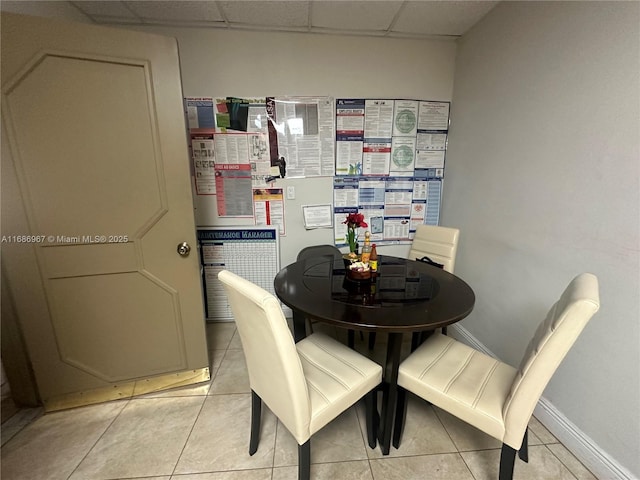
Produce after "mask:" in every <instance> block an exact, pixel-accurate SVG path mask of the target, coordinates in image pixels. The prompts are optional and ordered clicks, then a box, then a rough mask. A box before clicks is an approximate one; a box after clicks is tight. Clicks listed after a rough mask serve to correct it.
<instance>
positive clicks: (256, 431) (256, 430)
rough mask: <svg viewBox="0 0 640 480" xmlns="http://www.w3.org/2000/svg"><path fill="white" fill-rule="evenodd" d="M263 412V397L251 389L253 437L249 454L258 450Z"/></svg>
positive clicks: (250, 441)
mask: <svg viewBox="0 0 640 480" xmlns="http://www.w3.org/2000/svg"><path fill="white" fill-rule="evenodd" d="M261 413H262V399H261V398H260V397H259V396H258V394H257V393H256V392H254V391H253V390H251V439H250V440H249V455H253V454H254V453H256V451H257V450H258V442H260V416H261Z"/></svg>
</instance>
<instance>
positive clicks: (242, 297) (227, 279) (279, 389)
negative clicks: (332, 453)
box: [218, 270, 311, 441]
mask: <svg viewBox="0 0 640 480" xmlns="http://www.w3.org/2000/svg"><path fill="white" fill-rule="evenodd" d="M218 279H219V280H220V281H221V282H222V284H223V286H224V288H225V291H226V293H227V297H228V300H229V304H230V306H231V310H232V312H233V316H234V318H235V321H236V326H237V328H238V333H239V334H240V340H241V342H242V349H243V351H244V356H245V359H246V362H247V370H248V372H249V384H250V386H251V389H252V390H253V391H254V392H255V393H256V394H257V395H258V396H259V397H260V398H261V399H262V401H263V402H264V403H265V404H266V405H267V406H268V407H269V409H270V410H271V411H272V412H273V413H274V414H275V415H276V417H278V418H279V419H280V421H281V422H282V423H283V424H284V425H285V427H286V428H287V429H288V430H289V431H290V432H291V434H292V435H293V436H294V437H295V438H296V440H298V439H304V440H305V441H306V439H308V438H309V435H310V433H309V431H310V430H309V422H310V421H311V403H310V399H309V392H308V390H307V383H306V380H305V377H304V372H303V370H302V363H301V362H300V357H299V356H298V351H297V350H296V345H295V342H294V340H293V336H292V335H291V330H290V329H289V327H288V325H287V320H286V318H285V316H284V314H283V313H282V308H281V307H280V303H279V302H278V300H277V299H276V298H275V297H274V296H273V295H271V294H270V293H269V292H267V291H266V290H263V289H262V288H260V287H259V286H257V285H255V284H253V283H251V282H250V281H248V280H245V279H244V278H242V277H240V276H238V275H236V274H235V273H232V272H229V271H228V270H223V271H221V272H220V273H219V274H218Z"/></svg>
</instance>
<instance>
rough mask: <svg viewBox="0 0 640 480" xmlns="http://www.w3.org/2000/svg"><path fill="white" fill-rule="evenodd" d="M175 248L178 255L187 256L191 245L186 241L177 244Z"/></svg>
mask: <svg viewBox="0 0 640 480" xmlns="http://www.w3.org/2000/svg"><path fill="white" fill-rule="evenodd" d="M177 250H178V255H180V256H181V257H188V256H189V252H190V251H191V247H190V246H189V244H188V243H187V242H182V243H179V244H178V248H177Z"/></svg>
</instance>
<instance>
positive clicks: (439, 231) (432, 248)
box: [407, 225, 460, 347]
mask: <svg viewBox="0 0 640 480" xmlns="http://www.w3.org/2000/svg"><path fill="white" fill-rule="evenodd" d="M458 238H460V230H459V229H457V228H450V227H440V226H438V225H418V228H416V233H415V235H414V237H413V240H412V242H411V248H410V249H409V256H408V257H407V258H408V259H409V260H419V259H421V258H423V257H428V258H429V259H431V260H432V261H434V262H436V263H439V264H440V265H442V269H443V270H444V271H446V272H449V273H453V269H454V267H455V266H456V254H457V253H458ZM442 333H443V334H444V335H446V334H447V327H443V328H442ZM419 335H420V334H419V333H416V334H414V340H413V342H412V343H413V345H414V347H415V346H417V344H418V343H419V342H420V341H423V340H424V338H422V339H418V336H419Z"/></svg>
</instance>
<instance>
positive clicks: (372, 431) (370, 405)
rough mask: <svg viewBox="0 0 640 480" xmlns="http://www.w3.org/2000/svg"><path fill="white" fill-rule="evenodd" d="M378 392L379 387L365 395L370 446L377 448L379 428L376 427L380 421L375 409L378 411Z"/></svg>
mask: <svg viewBox="0 0 640 480" xmlns="http://www.w3.org/2000/svg"><path fill="white" fill-rule="evenodd" d="M376 392H377V389H375V388H374V389H373V390H371V391H370V392H369V393H367V394H366V395H365V397H364V405H365V407H364V408H365V416H366V419H367V440H368V442H369V447H371V448H376V445H377V438H378V429H377V428H376V427H377V425H378V422H377V421H376V419H375V411H376V405H375V400H376Z"/></svg>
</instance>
